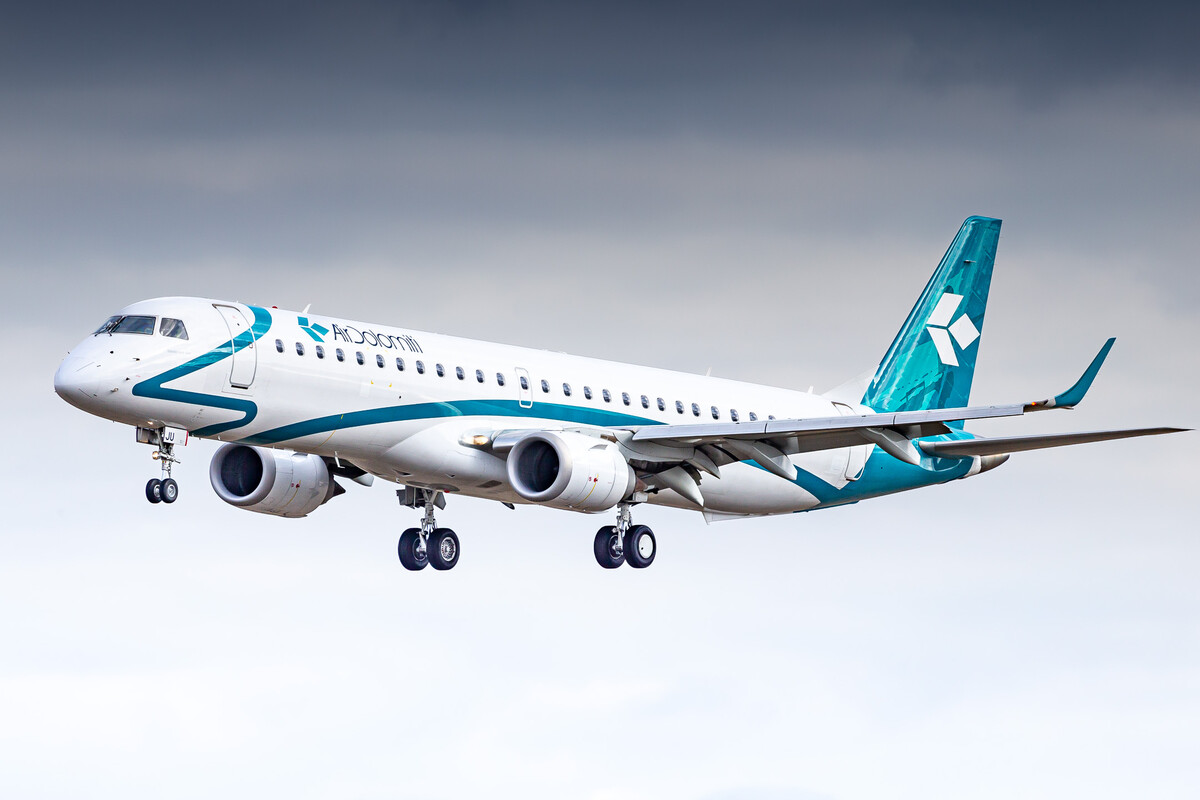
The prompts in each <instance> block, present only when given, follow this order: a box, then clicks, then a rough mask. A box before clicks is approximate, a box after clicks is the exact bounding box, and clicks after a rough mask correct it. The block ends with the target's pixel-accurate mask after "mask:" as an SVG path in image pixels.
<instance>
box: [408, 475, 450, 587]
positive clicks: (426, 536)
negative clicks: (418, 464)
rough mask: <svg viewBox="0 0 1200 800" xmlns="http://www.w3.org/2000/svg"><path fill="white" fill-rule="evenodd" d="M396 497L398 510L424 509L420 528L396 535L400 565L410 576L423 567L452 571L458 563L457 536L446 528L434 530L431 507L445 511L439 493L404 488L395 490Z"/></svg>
mask: <svg viewBox="0 0 1200 800" xmlns="http://www.w3.org/2000/svg"><path fill="white" fill-rule="evenodd" d="M396 496H397V497H399V498H400V505H402V506H407V507H408V508H418V507H424V509H425V517H424V518H423V519H422V520H421V527H419V528H409V529H408V530H406V531H405V532H404V533H402V534H400V543H399V545H398V546H397V553H398V554H399V556H400V563H401V564H402V565H404V568H405V569H409V570H413V571H414V572H415V571H417V570H422V569H425V565H427V564H428V565H429V566H432V567H433V568H434V569H437V570H447V569H453V568H454V565H455V564H457V563H458V555H459V544H458V534H456V533H455V532H454V531H452V530H450V529H449V528H439V527H437V520H436V519H434V516H433V513H434V511H433V510H434V508H435V507H436V508H445V507H446V500H445V497H444V496H443V494H442V492H440V491H436V490H430V489H418V488H416V487H414V486H406V487H404V488H403V489H398V490H397V491H396Z"/></svg>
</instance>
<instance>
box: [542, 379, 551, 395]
mask: <svg viewBox="0 0 1200 800" xmlns="http://www.w3.org/2000/svg"><path fill="white" fill-rule="evenodd" d="M542 391H543V392H545V393H546V394H550V384H549V383H547V382H546V381H542Z"/></svg>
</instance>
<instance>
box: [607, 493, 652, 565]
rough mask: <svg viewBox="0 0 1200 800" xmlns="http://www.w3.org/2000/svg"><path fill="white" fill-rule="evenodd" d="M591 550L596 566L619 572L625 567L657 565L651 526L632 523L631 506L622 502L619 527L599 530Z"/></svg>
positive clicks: (609, 526) (618, 517)
mask: <svg viewBox="0 0 1200 800" xmlns="http://www.w3.org/2000/svg"><path fill="white" fill-rule="evenodd" d="M592 550H593V552H594V553H595V554H596V563H598V564H599V565H600V566H602V567H604V568H605V569H616V568H617V567H619V566H621V565H622V564H629V566H631V567H633V568H634V569H645V568H646V567H648V566H650V565H651V564H653V563H654V555H655V554H656V553H657V552H658V542H657V540H656V539H655V538H654V531H652V530H650V528H649V527H648V526H646V525H634V524H633V518H632V515H631V514H630V513H629V504H628V503H621V504H620V505H619V506H618V507H617V524H616V525H606V526H604V527H603V528H601V529H600V530H598V531H596V539H595V541H594V542H593V545H592Z"/></svg>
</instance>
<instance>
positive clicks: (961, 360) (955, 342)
mask: <svg viewBox="0 0 1200 800" xmlns="http://www.w3.org/2000/svg"><path fill="white" fill-rule="evenodd" d="M999 239H1000V220H998V219H990V218H988V217H970V218H969V219H967V221H966V222H964V223H963V224H962V227H961V228H960V229H959V231H958V236H955V237H954V241H953V242H951V244H950V249H948V250H947V251H946V255H944V256H943V257H942V261H941V263H940V264H938V268H937V270H936V271H935V272H934V273H933V277H932V278H930V279H929V283H928V284H927V285H926V286H925V291H923V292H922V293H921V297H920V298H919V299H918V300H917V304H916V305H915V306H913V309H912V311H910V312H909V314H908V319H906V320H905V321H904V326H903V327H902V328H900V332H899V333H898V334H896V339H895V341H893V342H892V346H891V347H889V348H888V351H887V354H886V355H885V356H884V357H883V361H881V362H880V364H879V369H878V370H877V371H876V372H875V377H874V379H873V380H872V381H871V385H870V387H869V388H868V389H867V393H866V395H865V396H864V397H863V401H862V402H863V405H865V406H867V407H869V408H873V409H875V410H876V411H880V412H883V411H925V410H928V409H933V408H955V407H958V406H965V405H966V404H967V402H968V401H969V399H970V396H971V380H972V378H974V377H975V357H976V355H977V354H978V352H979V339H980V336H981V335H982V334H983V315H984V312H985V311H986V310H987V299H988V288H989V287H990V286H991V283H992V265H993V264H994V263H995V260H996V244H997V242H998V240H999ZM958 427H961V426H958Z"/></svg>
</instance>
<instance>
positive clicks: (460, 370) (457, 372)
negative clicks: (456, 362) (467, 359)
mask: <svg viewBox="0 0 1200 800" xmlns="http://www.w3.org/2000/svg"><path fill="white" fill-rule="evenodd" d="M454 374H455V375H456V376H457V377H458V379H459V380H460V381H461V380H462V379H463V378H464V377H466V374H467V373H465V372H463V368H462V367H455V368H454Z"/></svg>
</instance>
